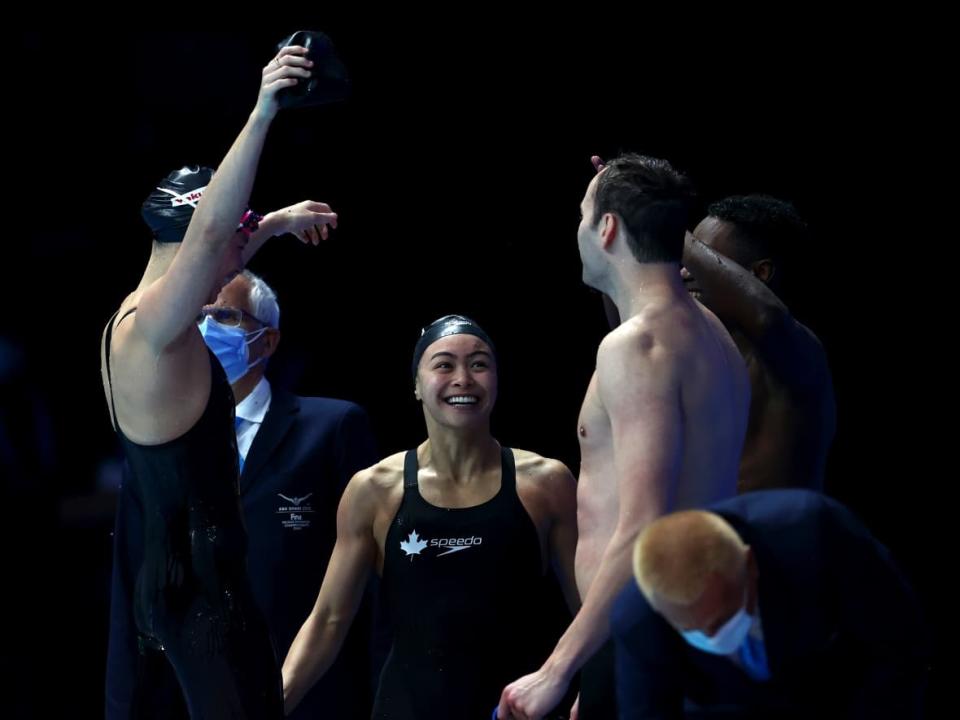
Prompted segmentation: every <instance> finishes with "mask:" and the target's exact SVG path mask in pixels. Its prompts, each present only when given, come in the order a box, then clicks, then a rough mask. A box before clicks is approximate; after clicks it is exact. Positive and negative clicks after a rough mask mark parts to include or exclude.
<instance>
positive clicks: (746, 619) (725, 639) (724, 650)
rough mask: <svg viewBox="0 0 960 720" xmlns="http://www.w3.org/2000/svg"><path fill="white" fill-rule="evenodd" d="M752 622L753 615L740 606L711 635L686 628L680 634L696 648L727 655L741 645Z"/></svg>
mask: <svg viewBox="0 0 960 720" xmlns="http://www.w3.org/2000/svg"><path fill="white" fill-rule="evenodd" d="M752 624H753V617H752V616H751V615H749V614H748V613H747V608H746V607H742V608H740V609H739V610H738V611H737V612H736V614H735V615H734V616H733V617H732V618H730V619H729V620H727V621H726V622H725V623H724V624H723V626H722V627H721V628H720V629H719V630H717V631H716V632H715V633H714V634H713V635H704V634H703V633H702V632H700V631H699V630H688V631H687V632H685V633H681V634H682V635H683V639H684V640H686V641H687V642H688V643H689V644H690V645H693V647H695V648H696V649H697V650H703V652H708V653H712V654H714V655H729V654H730V653H733V652H736V651H737V648H739V647H740V646H741V645H743V641H744V640H746V639H747V634H748V633H749V632H750V626H751V625H752Z"/></svg>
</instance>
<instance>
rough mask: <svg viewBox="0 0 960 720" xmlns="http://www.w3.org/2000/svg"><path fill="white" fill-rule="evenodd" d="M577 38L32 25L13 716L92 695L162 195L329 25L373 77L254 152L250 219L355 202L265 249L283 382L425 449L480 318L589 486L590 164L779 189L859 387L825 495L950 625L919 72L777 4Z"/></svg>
mask: <svg viewBox="0 0 960 720" xmlns="http://www.w3.org/2000/svg"><path fill="white" fill-rule="evenodd" d="M438 24H439V25H438ZM570 24H571V27H570V29H569V30H567V31H564V32H561V31H556V32H554V31H548V30H546V29H545V28H542V27H541V28H535V29H534V28H530V29H521V28H520V27H519V26H515V25H510V26H509V27H504V24H501V23H490V26H489V27H486V26H484V25H483V24H482V23H480V22H473V21H471V22H467V21H454V20H452V19H446V18H443V17H433V18H431V19H430V23H429V28H428V25H427V24H426V23H420V22H417V21H414V20H411V19H409V18H407V19H406V23H398V24H393V23H392V22H387V21H385V20H383V19H381V20H380V21H379V22H378V23H377V24H376V26H374V25H373V24H360V23H345V22H339V21H338V22H333V21H323V20H321V21H317V20H310V21H298V22H293V23H289V24H285V25H281V24H279V23H278V24H275V25H274V26H273V27H267V26H261V25H260V24H259V23H257V22H253V21H252V20H251V22H250V23H249V27H256V29H247V30H243V31H217V32H212V31H164V32H159V31H157V32H146V31H140V32H137V33H126V34H123V33H118V34H107V33H101V34H96V33H93V34H90V35H88V36H83V37H81V38H78V37H77V36H76V34H74V33H70V32H67V31H61V32H25V33H21V34H20V36H19V41H20V42H19V44H18V45H17V46H15V49H14V55H15V56H17V57H18V58H19V61H18V60H16V59H15V60H14V62H15V65H17V66H20V65H22V66H24V67H29V68H30V71H29V72H17V73H13V76H12V77H8V86H7V95H8V103H10V107H11V109H12V110H13V111H12V112H7V113H6V116H7V117H6V122H5V123H4V124H5V125H6V126H7V130H6V131H5V135H6V137H7V143H6V144H7V150H6V153H5V154H6V159H7V162H6V163H5V167H6V169H5V172H6V173H7V175H8V183H10V182H11V181H12V184H13V188H12V190H8V193H9V194H8V197H7V202H6V203H5V205H6V207H5V211H4V217H5V229H4V234H5V237H4V239H5V241H6V242H5V245H6V247H5V248H4V251H3V257H4V260H3V261H2V267H3V269H4V272H3V276H4V277H5V278H6V279H7V281H8V283H10V282H11V281H12V285H8V287H9V288H10V292H9V295H8V296H7V298H6V299H7V302H6V303H4V307H5V310H4V321H3V322H2V323H0V388H2V404H0V412H2V414H0V470H2V472H3V475H4V493H5V497H6V499H5V501H4V503H3V505H4V508H3V513H4V522H3V533H4V536H5V537H4V538H3V540H4V541H3V566H4V570H5V572H4V577H5V580H4V583H3V586H4V590H3V592H2V595H3V596H5V601H4V607H5V608H6V610H5V611H4V615H5V617H6V619H5V620H4V624H3V625H4V628H5V630H4V635H5V637H4V639H3V641H2V644H3V646H4V650H3V656H4V657H3V661H4V668H3V670H2V674H3V677H4V686H5V688H7V689H5V690H4V693H3V695H4V697H3V698H0V714H2V715H4V716H6V717H10V716H16V717H19V716H23V717H30V716H37V717H41V716H44V717H52V716H59V715H61V714H66V713H67V712H69V713H70V714H71V715H73V714H77V715H82V716H87V715H97V714H99V713H100V712H101V707H102V682H103V666H104V662H105V653H106V619H107V613H108V597H109V595H108V583H109V572H110V543H111V536H110V532H111V525H112V508H113V492H112V489H113V487H114V485H115V482H116V479H117V476H118V464H117V463H118V457H119V449H118V445H117V442H116V440H115V438H114V436H113V434H112V432H111V430H110V427H109V420H108V415H107V412H106V409H105V404H104V401H103V395H102V390H101V387H100V374H99V348H98V343H99V339H100V333H101V330H102V328H103V326H104V324H105V323H106V321H107V319H108V318H109V317H110V315H111V314H112V312H113V311H114V310H115V308H116V307H117V306H118V305H119V303H120V301H121V300H122V299H123V297H124V296H125V295H126V293H128V292H129V291H130V290H132V289H133V288H134V287H135V286H136V284H137V282H138V280H139V277H140V274H141V272H142V269H143V266H144V265H145V263H146V259H147V256H148V253H149V246H150V242H149V235H148V232H147V230H146V228H145V226H144V225H143V224H142V223H141V221H140V217H139V207H140V203H141V202H142V200H143V198H144V197H145V196H146V194H147V193H148V192H149V191H150V189H151V188H152V187H153V185H154V183H155V182H156V181H157V180H158V179H160V178H161V177H163V176H164V175H166V174H167V173H168V172H169V171H170V170H172V169H174V168H176V167H179V166H180V165H182V164H188V163H201V164H207V165H212V166H215V165H216V164H217V163H218V162H219V160H220V158H221V157H222V156H223V154H224V153H225V152H226V150H227V148H228V147H229V144H230V142H231V141H232V140H233V138H234V137H235V135H236V133H237V132H238V131H239V129H240V128H241V127H242V125H243V122H244V120H245V118H246V115H247V114H248V113H249V111H250V110H251V108H252V106H253V103H254V101H255V98H256V92H257V87H258V81H259V71H260V68H261V67H262V66H263V65H264V64H266V62H267V61H268V60H269V59H270V58H271V57H272V56H273V54H274V52H275V51H274V48H273V46H274V44H275V43H276V42H277V41H279V40H280V39H281V38H282V37H284V36H286V35H287V34H289V33H290V32H292V31H293V30H295V29H301V28H307V27H312V28H316V29H322V30H324V31H326V32H327V33H328V34H329V35H330V36H331V37H332V38H333V40H334V42H335V43H336V45H337V48H338V50H339V52H340V54H341V56H342V58H343V60H344V62H345V63H346V65H347V66H348V68H349V70H350V72H351V75H352V80H353V87H354V93H353V97H352V99H351V101H350V102H348V103H346V104H343V105H339V106H335V107H328V108H322V109H307V110H301V111H296V112H290V113H286V114H281V116H279V117H278V118H277V120H276V121H275V123H274V126H273V129H272V130H271V134H270V138H269V139H268V142H267V145H266V148H265V151H264V154H263V160H262V162H261V167H260V173H259V175H258V179H257V183H256V186H255V188H254V192H253V197H252V199H251V205H252V206H253V207H254V208H257V209H259V210H261V211H266V210H269V209H275V208H278V207H281V206H284V205H288V204H291V203H294V202H297V201H299V200H302V199H306V198H310V199H315V200H323V201H325V202H328V203H329V204H330V205H332V206H333V208H334V209H335V210H336V211H337V212H339V213H340V228H339V229H338V230H337V231H336V232H335V233H333V237H332V239H331V241H330V242H328V243H327V244H325V245H324V246H322V247H320V248H314V247H306V246H303V245H301V244H300V243H299V242H298V241H297V240H295V239H294V238H292V237H284V238H278V239H274V240H273V241H271V242H270V243H269V244H268V245H267V246H266V247H265V248H264V249H263V250H262V251H261V253H260V254H259V255H258V256H257V257H256V258H254V260H253V261H252V263H251V269H252V270H254V271H255V272H257V273H259V274H261V275H263V277H264V278H265V279H266V280H267V282H269V283H270V284H271V285H272V286H273V287H274V288H275V289H276V291H277V293H278V295H279V299H280V306H281V313H282V329H283V332H284V337H283V342H282V344H281V347H280V350H279V353H278V355H277V356H276V358H275V360H274V361H273V363H272V367H271V372H270V376H271V377H272V379H273V381H274V382H278V383H281V384H284V385H287V386H288V387H290V388H291V389H293V390H295V391H296V392H299V393H301V394H318V395H328V396H334V397H341V398H346V399H350V400H354V401H356V402H359V403H361V404H362V405H364V406H365V407H366V408H367V410H368V411H369V413H370V415H371V418H372V420H373V423H374V426H375V429H376V432H377V435H378V440H379V443H380V447H381V450H382V452H383V453H384V454H387V453H391V452H395V451H398V450H401V449H404V448H406V447H410V446H412V445H414V444H415V443H417V442H419V441H420V440H421V439H422V438H423V436H424V429H423V425H422V420H421V419H420V410H419V408H418V406H417V404H416V403H415V401H414V399H413V394H412V384H411V380H410V376H409V362H410V353H411V350H412V347H413V344H414V342H415V340H416V337H417V335H418V332H419V328H420V327H421V326H423V325H424V324H426V323H427V322H429V321H430V320H432V319H434V318H435V317H437V316H439V315H442V314H446V313H450V312H458V313H463V314H467V315H470V316H472V317H474V318H475V319H477V320H478V321H479V322H480V323H481V324H482V325H484V327H485V328H486V329H487V331H488V332H489V333H490V334H491V336H492V337H493V338H494V340H495V342H496V343H497V346H498V350H499V352H500V363H501V389H500V400H499V403H498V408H497V411H496V412H495V415H494V432H495V434H496V435H497V437H498V439H500V440H501V441H502V442H503V443H504V444H508V445H512V446H516V447H523V448H528V449H531V450H535V451H537V452H540V453H542V454H544V455H548V456H553V457H558V458H560V459H562V460H563V461H564V462H566V463H567V465H569V466H570V467H571V468H572V469H573V470H574V471H576V468H577V467H578V463H579V456H578V448H577V438H576V434H575V423H576V417H577V413H578V410H579V405H580V402H581V400H582V397H583V392H584V390H585V389H586V385H587V381H588V379H589V377H590V374H591V372H592V369H593V363H594V358H595V352H596V347H597V345H598V343H599V341H600V339H601V338H602V337H603V335H604V333H605V329H606V328H605V321H604V316H603V312H602V308H601V303H600V300H599V296H597V295H596V294H595V293H593V292H592V291H590V290H588V289H587V288H586V287H584V286H583V285H582V284H581V282H580V264H579V258H578V255H577V249H576V240H575V238H576V228H577V223H578V203H579V201H580V199H581V197H582V194H583V191H584V189H585V187H586V184H587V182H588V181H589V179H590V177H591V175H592V168H591V166H590V163H589V157H590V155H591V154H594V153H596V154H600V155H602V156H604V157H608V156H611V155H614V154H616V153H617V152H619V151H621V150H632V151H639V152H643V153H646V154H650V155H656V156H662V157H666V158H668V159H670V160H671V161H672V162H673V163H674V164H675V165H676V166H677V167H679V168H680V169H683V170H685V171H686V172H688V173H689V174H690V176H691V177H692V178H693V180H694V181H695V183H696V184H697V186H698V187H699V189H700V192H701V195H702V197H703V199H704V201H712V200H715V199H719V198H720V197H723V196H725V195H730V194H738V193H747V192H757V191H760V192H766V193H769V194H773V195H777V196H780V197H783V198H786V199H789V200H791V201H793V202H794V203H795V204H796V206H797V207H798V209H799V210H800V211H801V213H802V214H803V215H804V216H805V217H806V218H807V219H808V221H809V222H810V224H811V226H812V228H813V230H814V236H813V238H812V240H811V242H810V244H809V246H808V247H802V248H793V249H792V252H791V257H790V265H789V267H787V268H785V271H786V272H785V277H786V281H787V284H786V289H785V291H784V296H785V299H786V300H787V302H788V304H789V305H790V307H791V309H792V310H793V311H794V313H795V315H796V316H797V317H798V318H799V319H800V320H801V321H802V322H804V323H805V324H807V325H808V326H809V327H810V328H811V329H813V330H814V332H816V333H817V335H818V336H819V337H820V338H821V340H822V341H823V343H824V345H825V347H826V349H827V352H828V354H829V358H830V364H831V367H832V369H833V374H834V382H835V387H836V394H837V402H838V415H839V424H838V434H837V439H836V442H835V445H834V448H833V452H832V457H831V461H830V465H829V468H828V491H829V492H831V494H833V495H835V496H836V497H838V498H839V499H841V500H842V501H844V502H846V503H847V504H848V505H850V506H851V507H852V508H853V510H854V511H855V512H857V513H858V514H859V515H860V516H861V517H862V518H864V520H865V521H866V522H867V524H868V525H869V526H870V527H871V529H872V530H873V531H874V532H875V534H877V535H878V536H879V537H880V538H881V539H882V540H883V541H884V542H886V543H887V544H888V545H889V547H890V548H891V549H892V551H893V552H894V554H895V555H896V557H897V558H898V560H899V561H900V563H901V564H902V566H903V568H904V570H905V572H906V573H907V574H908V576H909V577H910V578H911V579H912V581H913V582H914V584H915V586H916V587H917V589H918V591H919V592H920V594H921V597H922V599H923V601H924V605H925V608H926V610H927V612H928V615H929V618H930V623H931V625H932V626H934V627H935V626H936V625H937V622H936V621H937V619H938V618H939V614H940V613H941V612H942V611H943V608H944V607H945V601H944V600H942V599H941V596H940V595H939V594H938V587H937V585H938V582H939V577H940V575H941V570H940V567H939V566H938V565H937V564H936V563H935V562H934V560H933V556H932V555H931V550H930V548H932V547H936V546H937V542H938V541H937V535H938V532H937V530H938V525H937V522H935V521H934V519H933V516H934V513H933V511H932V508H935V507H938V506H942V505H943V504H945V502H946V497H947V490H946V487H947V477H948V473H946V472H944V471H942V470H940V469H939V467H938V466H939V463H940V460H939V456H940V455H941V454H943V450H944V448H942V447H941V446H939V445H937V444H936V443H935V442H934V440H933V434H932V429H931V428H932V427H933V426H934V422H933V420H932V419H931V418H930V415H929V414H928V411H927V410H926V406H927V405H928V404H929V403H930V401H931V396H933V395H935V388H934V385H935V383H934V381H935V380H936V379H937V375H936V373H935V372H934V370H933V365H932V364H928V358H930V360H931V361H932V360H933V358H934V356H936V355H937V354H938V351H937V347H938V346H937V344H936V343H937V342H939V340H937V339H936V338H937V336H936V335H933V336H930V335H928V334H927V331H926V326H925V325H924V321H925V320H926V319H927V314H928V312H929V313H932V312H933V309H934V302H933V299H932V296H931V294H930V292H929V291H928V290H927V289H926V288H927V285H928V283H930V282H931V278H932V277H933V276H935V275H936V273H935V271H934V270H933V269H932V265H931V264H930V263H928V262H926V261H924V260H923V259H922V258H923V255H922V253H924V252H926V250H925V249H924V248H926V249H929V247H930V244H929V243H926V244H924V241H923V238H922V237H916V236H910V235H907V234H905V233H906V232H907V231H906V230H904V223H907V224H909V223H911V222H912V221H913V218H914V217H915V216H916V215H917V214H918V211H919V212H920V213H921V214H922V213H929V212H930V210H929V208H928V206H927V205H926V204H924V203H923V201H918V200H916V199H912V198H911V199H907V196H908V194H909V193H910V192H911V191H914V190H917V189H918V186H919V189H920V190H921V191H922V189H923V185H924V172H923V171H921V170H920V169H919V166H918V164H917V163H918V159H919V158H920V157H921V156H922V153H921V152H920V151H919V150H918V149H917V148H918V147H919V145H920V144H921V143H923V142H924V141H925V140H928V139H929V138H927V137H926V135H927V132H928V128H927V127H926V126H925V125H923V124H922V123H919V122H917V113H916V110H917V108H919V100H918V97H919V96H920V95H922V93H923V88H922V87H921V85H919V84H917V83H914V82H912V81H910V79H909V78H904V77H903V71H902V68H901V67H900V66H899V60H898V57H897V52H898V51H897V49H896V48H889V47H880V46H877V47H869V46H867V45H866V43H864V42H860V43H851V42H850V35H849V33H850V32H851V30H850V29H849V28H837V27H834V28H833V29H831V30H823V29H819V30H813V29H804V28H801V29H800V31H798V32H796V33H791V32H790V31H791V29H792V30H798V28H797V27H796V26H795V24H794V23H792V22H784V21H778V22H773V23H771V24H770V26H769V27H768V29H767V31H766V32H764V33H760V34H756V35H751V36H748V37H746V38H743V39H732V38H731V37H729V36H727V35H724V34H723V33H721V32H719V31H718V32H716V33H714V32H703V33H701V34H700V35H698V36H690V35H685V34H684V33H682V32H680V31H671V32H667V31H663V30H662V28H656V27H653V26H652V23H651V24H650V25H649V26H645V25H643V24H640V25H634V26H626V27H625V26H621V25H618V23H617V21H616V20H615V19H609V20H606V21H605V22H604V24H603V26H602V30H597V31H596V32H593V31H591V30H590V27H589V26H588V24H587V23H586V21H584V23H582V24H581V23H578V22H576V19H575V18H574V19H573V22H571V23H570ZM430 28H442V29H430ZM760 38H762V39H760ZM929 337H933V338H934V340H933V341H931V340H929V339H927V338H929ZM946 450H947V451H948V452H949V447H947V448H946ZM954 565H955V563H954ZM882 631H883V629H882V628H878V632H882ZM938 667H939V666H938ZM934 677H935V680H936V679H939V675H938V674H937V673H936V672H935V675H934ZM8 681H9V685H8V684H7V683H8ZM934 687H935V691H936V690H937V689H938V688H939V685H937V684H935V686H934ZM8 713H9V714H8Z"/></svg>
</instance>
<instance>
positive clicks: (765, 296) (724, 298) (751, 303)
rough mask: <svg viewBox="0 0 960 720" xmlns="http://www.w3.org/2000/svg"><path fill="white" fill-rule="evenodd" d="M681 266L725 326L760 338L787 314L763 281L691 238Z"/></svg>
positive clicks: (685, 245) (785, 309) (686, 245)
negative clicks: (731, 325)
mask: <svg viewBox="0 0 960 720" xmlns="http://www.w3.org/2000/svg"><path fill="white" fill-rule="evenodd" d="M683 264H684V267H686V268H687V270H689V271H690V274H691V275H693V278H694V280H695V281H696V284H697V285H698V286H699V287H700V289H701V290H702V292H703V300H704V303H705V304H706V305H707V307H709V308H710V309H711V310H712V311H713V312H714V313H716V314H717V316H718V317H719V318H720V319H721V320H722V321H724V322H725V323H733V324H735V325H736V326H737V327H739V328H740V329H742V330H744V331H745V332H747V333H748V334H750V335H759V334H761V333H762V332H763V330H764V329H765V328H767V327H769V326H770V325H771V324H773V323H774V322H776V321H777V320H778V319H779V318H782V317H783V316H784V315H786V314H787V308H786V306H785V305H784V304H783V303H782V302H781V301H780V299H779V298H778V297H777V296H776V294H774V292H773V291H772V290H770V288H769V287H767V285H766V284H765V283H764V282H763V281H762V280H760V279H759V278H758V277H756V276H755V275H754V274H753V273H752V272H750V271H749V270H747V269H746V268H743V267H741V266H740V265H738V264H737V263H735V262H734V261H733V260H730V259H729V258H726V257H724V256H723V255H720V254H719V253H717V252H716V251H714V250H712V249H711V248H709V247H707V246H706V245H704V244H703V243H702V242H700V241H699V240H697V239H695V238H693V236H692V235H688V236H687V240H686V242H685V244H684V250H683Z"/></svg>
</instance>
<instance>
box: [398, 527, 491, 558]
mask: <svg viewBox="0 0 960 720" xmlns="http://www.w3.org/2000/svg"><path fill="white" fill-rule="evenodd" d="M481 544H483V538H482V537H477V536H475V535H472V536H470V537H459V538H433V539H432V540H427V539H425V538H421V537H420V536H419V535H418V534H417V531H416V530H414V531H412V532H411V533H410V534H409V535H408V536H407V539H406V540H401V541H400V549H401V550H403V552H405V553H406V554H407V556H408V557H410V559H411V560H413V556H414V555H419V554H420V553H421V552H423V550H425V549H426V548H428V547H434V548H437V549H438V550H440V549H444V548H446V549H445V550H444V552H441V553H437V557H440V556H441V555H449V554H451V553H455V552H462V551H464V550H469V549H470V548H472V547H475V546H477V545H481Z"/></svg>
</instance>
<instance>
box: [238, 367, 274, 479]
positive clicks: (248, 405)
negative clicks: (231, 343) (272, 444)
mask: <svg viewBox="0 0 960 720" xmlns="http://www.w3.org/2000/svg"><path fill="white" fill-rule="evenodd" d="M272 398H273V393H272V392H271V391H270V383H269V382H267V379H266V378H265V377H264V378H260V382H258V383H257V385H256V387H254V388H253V390H252V391H251V393H250V394H249V395H247V396H246V397H245V398H244V399H243V401H242V402H241V403H240V404H239V405H237V409H236V415H237V418H238V419H239V420H240V421H241V422H240V424H239V425H238V427H237V450H239V451H240V457H241V458H243V461H244V462H246V460H247V453H248V452H250V446H251V445H252V444H253V439H254V438H255V437H256V436H257V432H258V431H259V430H260V425H261V424H262V423H263V419H264V418H265V417H266V416H267V411H268V410H269V409H270V400H271V399H272Z"/></svg>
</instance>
